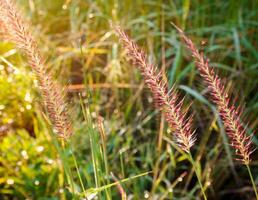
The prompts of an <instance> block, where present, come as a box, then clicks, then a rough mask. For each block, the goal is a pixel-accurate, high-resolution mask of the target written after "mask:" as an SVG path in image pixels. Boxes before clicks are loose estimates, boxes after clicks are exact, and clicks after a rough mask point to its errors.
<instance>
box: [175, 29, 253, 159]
mask: <svg viewBox="0 0 258 200" xmlns="http://www.w3.org/2000/svg"><path fill="white" fill-rule="evenodd" d="M173 25H174V24H173ZM174 26H175V27H176V29H177V30H178V32H179V33H180V36H181V38H182V39H183V40H184V42H185V44H186V46H187V48H188V49H189V50H190V52H191V53H192V57H193V58H194V59H195V63H196V66H197V68H198V70H199V72H200V75H201V77H202V78H203V79H204V82H205V83H206V84H207V86H208V89H209V91H210V96H211V97H212V100H213V102H214V103H215V104H216V105H217V108H218V111H219V114H220V116H221V118H222V120H223V122H224V125H225V129H226V132H227V135H228V136H229V138H230V143H231V146H232V147H233V148H234V149H235V152H236V155H237V156H238V158H236V159H237V160H241V161H242V162H243V163H245V164H249V162H250V154H251V153H252V152H253V151H254V150H253V149H252V134H251V135H250V136H248V135H247V134H246V129H245V128H244V125H243V123H242V122H241V118H242V117H241V114H242V110H243V108H242V107H241V106H239V107H235V105H234V104H233V103H231V99H230V97H229V94H228V92H227V90H226V89H225V87H224V85H223V84H222V81H221V79H220V77H219V76H218V75H217V74H216V73H215V72H214V68H213V67H211V66H210V64H209V60H208V59H206V58H204V55H203V53H199V51H198V49H197V48H196V47H195V45H194V44H193V42H192V41H191V39H190V38H188V37H187V36H186V35H185V33H184V32H183V31H182V30H181V29H180V28H178V27H177V26H176V25H174Z"/></svg>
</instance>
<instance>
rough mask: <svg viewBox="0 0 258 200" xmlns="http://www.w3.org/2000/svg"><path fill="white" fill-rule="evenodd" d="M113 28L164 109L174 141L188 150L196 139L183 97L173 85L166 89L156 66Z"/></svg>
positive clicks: (119, 31) (157, 103) (125, 35)
mask: <svg viewBox="0 0 258 200" xmlns="http://www.w3.org/2000/svg"><path fill="white" fill-rule="evenodd" d="M114 30H115V32H116V34H117V35H118V37H119V38H120V40H121V42H122V43H123V46H124V47H125V49H126V51H127V55H128V57H129V58H130V60H131V61H133V63H134V64H135V65H136V66H137V67H138V69H139V70H140V72H141V74H142V76H143V77H144V80H145V83H146V85H147V87H148V88H149V89H150V90H151V92H152V95H153V97H154V100H155V105H156V107H157V108H159V109H161V110H163V111H164V113H165V118H166V121H167V122H168V124H169V126H170V128H171V129H172V130H174V136H175V141H176V142H177V144H178V145H179V146H180V147H181V148H182V149H183V150H184V151H186V152H189V151H190V148H191V147H192V146H193V145H194V143H195V140H196V139H195V136H194V132H193V131H192V128H191V127H192V116H190V117H188V116H187V111H188V109H186V110H183V99H181V100H180V99H179V97H178V94H177V91H176V89H175V88H174V87H173V88H172V89H171V90H170V91H168V85H167V83H166V82H165V81H164V79H163V78H162V75H161V73H160V72H158V69H157V67H155V66H154V65H153V64H151V63H149V62H148V59H147V55H146V54H145V53H144V51H143V50H141V49H140V48H139V47H138V46H137V45H136V43H134V42H133V41H132V40H131V39H130V38H129V36H128V35H127V34H126V33H125V32H124V31H123V30H122V29H121V28H120V27H119V26H115V27H114Z"/></svg>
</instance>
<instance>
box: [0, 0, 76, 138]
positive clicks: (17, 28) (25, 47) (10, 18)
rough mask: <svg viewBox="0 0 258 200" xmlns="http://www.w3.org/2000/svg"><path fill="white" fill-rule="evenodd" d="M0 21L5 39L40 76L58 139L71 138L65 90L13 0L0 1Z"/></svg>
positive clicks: (41, 87)
mask: <svg viewBox="0 0 258 200" xmlns="http://www.w3.org/2000/svg"><path fill="white" fill-rule="evenodd" d="M0 21H1V25H3V26H4V30H6V31H5V33H4V34H5V35H4V37H5V38H7V39H8V40H10V41H12V42H14V43H15V44H16V46H17V47H18V48H19V49H21V50H22V51H23V52H24V54H25V55H26V56H27V59H28V62H29V65H30V66H31V68H32V70H33V72H34V73H35V75H36V76H37V80H38V82H39V86H40V90H41V93H42V96H43V100H44V102H45V106H46V109H47V112H48V114H49V118H50V119H51V122H52V124H53V125H54V127H55V130H56V132H57V134H58V136H60V137H62V138H68V137H70V136H71V135H72V126H71V122H70V120H69V117H68V114H67V106H66V103H65V101H64V96H63V94H62V92H61V91H62V90H61V89H60V87H59V86H58V85H57V84H56V83H55V82H54V81H53V78H52V76H51V74H50V73H48V72H47V71H46V68H45V65H44V59H43V58H42V55H41V53H40V50H39V49H38V47H37V44H36V42H35V40H34V39H33V36H32V34H31V33H30V31H29V29H28V27H27V26H26V24H25V23H24V21H23V20H22V17H21V16H20V14H19V13H18V12H17V9H16V7H15V5H14V3H13V2H12V1H11V0H0ZM2 34H3V33H2Z"/></svg>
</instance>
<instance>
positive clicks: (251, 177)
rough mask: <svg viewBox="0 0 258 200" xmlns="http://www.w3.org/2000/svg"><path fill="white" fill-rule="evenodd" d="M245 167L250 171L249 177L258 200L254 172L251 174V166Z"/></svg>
mask: <svg viewBox="0 0 258 200" xmlns="http://www.w3.org/2000/svg"><path fill="white" fill-rule="evenodd" d="M245 166H246V168H247V171H248V173H249V176H250V179H251V182H252V185H253V188H254V192H255V196H256V199H257V200H258V193H257V189H256V185H255V182H254V178H253V175H252V172H251V170H250V167H249V164H246V165H245Z"/></svg>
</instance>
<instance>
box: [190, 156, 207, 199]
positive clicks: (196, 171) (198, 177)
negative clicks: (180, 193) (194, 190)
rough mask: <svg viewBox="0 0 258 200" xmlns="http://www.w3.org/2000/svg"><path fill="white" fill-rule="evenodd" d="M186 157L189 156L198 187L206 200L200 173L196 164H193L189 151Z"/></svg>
mask: <svg viewBox="0 0 258 200" xmlns="http://www.w3.org/2000/svg"><path fill="white" fill-rule="evenodd" d="M188 155H189V159H190V162H191V163H192V165H193V168H194V172H195V174H196V177H197V179H198V182H199V185H200V187H201V190H202V194H203V197H204V199H205V200H207V197H206V194H205V190H204V187H203V185H202V181H201V176H200V173H199V172H198V170H197V167H196V163H195V161H194V159H193V157H192V154H191V152H190V151H189V153H188Z"/></svg>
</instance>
